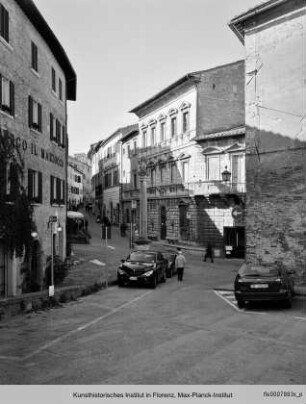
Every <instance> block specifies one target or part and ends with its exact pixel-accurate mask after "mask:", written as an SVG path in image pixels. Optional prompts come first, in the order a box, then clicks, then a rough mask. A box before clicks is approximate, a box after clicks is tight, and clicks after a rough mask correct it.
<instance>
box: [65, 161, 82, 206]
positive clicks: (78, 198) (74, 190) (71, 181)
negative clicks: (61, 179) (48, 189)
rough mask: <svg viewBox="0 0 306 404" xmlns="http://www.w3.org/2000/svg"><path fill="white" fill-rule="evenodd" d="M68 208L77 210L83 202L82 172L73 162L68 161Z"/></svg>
mask: <svg viewBox="0 0 306 404" xmlns="http://www.w3.org/2000/svg"><path fill="white" fill-rule="evenodd" d="M67 183H68V200H67V202H68V205H67V207H68V209H69V210H78V209H79V208H81V207H82V206H83V203H84V174H83V172H82V171H80V170H79V169H78V168H77V167H76V166H75V165H74V164H73V163H71V162H70V161H69V162H68V175H67Z"/></svg>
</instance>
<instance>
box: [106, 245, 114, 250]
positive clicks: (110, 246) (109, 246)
mask: <svg viewBox="0 0 306 404" xmlns="http://www.w3.org/2000/svg"><path fill="white" fill-rule="evenodd" d="M107 248H110V249H111V250H115V247H113V246H112V245H108V246H107Z"/></svg>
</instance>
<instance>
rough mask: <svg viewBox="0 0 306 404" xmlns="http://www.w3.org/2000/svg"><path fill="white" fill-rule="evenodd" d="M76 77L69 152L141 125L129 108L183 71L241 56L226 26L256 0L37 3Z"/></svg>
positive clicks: (45, 0) (44, 0) (46, 0)
mask: <svg viewBox="0 0 306 404" xmlns="http://www.w3.org/2000/svg"><path fill="white" fill-rule="evenodd" d="M34 2H35V4H36V6H37V7H38V9H39V10H40V12H41V13H42V15H43V16H44V18H45V20H46V21H47V23H48V24H49V26H50V28H51V29H52V30H53V31H54V33H55V35H56V37H57V38H58V40H59V41H60V42H61V44H62V46H63V47H64V49H65V51H66V53H67V55H68V58H69V60H70V62H71V64H72V66H73V68H74V70H75V72H76V74H77V100H76V101H68V133H69V142H70V150H69V154H70V155H72V154H74V153H82V152H84V153H87V152H88V151H89V148H90V145H91V144H93V143H96V142H97V141H99V140H102V139H104V138H106V137H108V136H110V135H111V134H112V133H114V132H115V131H116V130H117V129H118V128H120V127H123V126H127V125H130V124H133V123H137V117H136V115H135V114H131V113H129V111H130V110H131V109H133V108H134V107H136V106H137V105H139V104H141V103H142V102H144V101H146V100H147V99H148V98H150V97H151V96H153V95H155V94H156V93H158V92H159V91H160V90H162V89H163V88H165V87H167V86H168V85H170V84H171V83H173V82H175V81H176V80H178V79H179V78H181V77H182V76H184V75H185V74H187V73H189V72H193V71H197V70H204V69H208V68H211V67H214V66H218V65H222V64H226V63H230V62H233V61H236V60H239V59H243V58H244V55H245V51H244V47H243V45H242V44H241V42H240V41H239V40H238V38H237V37H236V35H235V34H234V33H233V32H232V31H231V29H230V28H229V27H228V22H229V21H230V20H231V19H232V18H233V17H235V16H237V15H239V14H240V13H242V12H245V11H247V10H248V9H250V8H252V7H254V6H256V5H258V4H260V3H262V1H261V2H260V1H259V0H34Z"/></svg>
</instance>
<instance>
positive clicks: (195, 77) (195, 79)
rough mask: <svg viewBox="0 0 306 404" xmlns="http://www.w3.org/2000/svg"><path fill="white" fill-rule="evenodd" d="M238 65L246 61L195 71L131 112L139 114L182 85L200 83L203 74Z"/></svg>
mask: <svg viewBox="0 0 306 404" xmlns="http://www.w3.org/2000/svg"><path fill="white" fill-rule="evenodd" d="M236 63H244V61H243V60H237V61H235V62H230V63H226V64H224V65H220V66H215V67H211V68H209V69H205V70H198V71H195V72H191V73H187V74H185V76H183V77H181V78H180V79H178V80H177V81H175V82H174V83H172V84H170V85H169V86H168V87H166V88H164V89H163V90H161V91H160V92H159V93H157V94H155V95H154V96H153V97H151V98H149V99H148V100H146V101H144V102H143V103H141V104H139V105H138V106H137V107H135V108H133V109H132V110H131V111H129V112H130V113H134V114H137V113H138V112H139V111H140V110H141V109H142V108H144V107H147V106H149V105H150V104H152V103H153V102H154V101H156V100H157V99H158V98H160V97H162V96H163V95H165V94H167V93H168V92H169V91H171V90H173V89H174V88H177V87H178V86H180V85H182V84H184V83H187V82H190V83H195V82H198V81H200V80H201V75H202V74H204V73H208V72H211V71H213V70H217V69H221V68H224V67H226V66H230V65H234V64H236Z"/></svg>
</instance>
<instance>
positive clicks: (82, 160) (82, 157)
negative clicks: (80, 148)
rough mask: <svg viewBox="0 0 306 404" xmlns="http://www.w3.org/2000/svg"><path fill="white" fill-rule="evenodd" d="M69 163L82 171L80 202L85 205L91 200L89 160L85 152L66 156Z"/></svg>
mask: <svg viewBox="0 0 306 404" xmlns="http://www.w3.org/2000/svg"><path fill="white" fill-rule="evenodd" d="M68 160H69V164H70V165H72V166H73V167H74V168H75V169H76V170H77V171H79V172H81V173H82V184H83V197H82V203H83V204H84V205H87V204H88V203H91V202H92V189H91V161H90V159H89V158H88V157H87V154H86V153H79V154H74V155H73V156H69V158H68Z"/></svg>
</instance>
